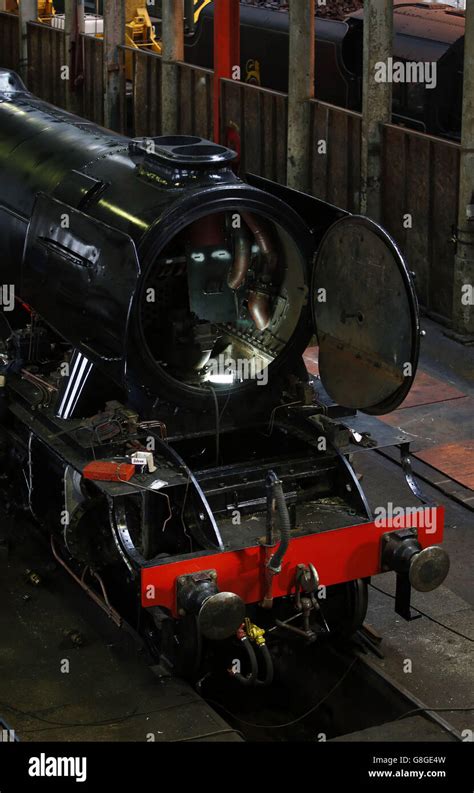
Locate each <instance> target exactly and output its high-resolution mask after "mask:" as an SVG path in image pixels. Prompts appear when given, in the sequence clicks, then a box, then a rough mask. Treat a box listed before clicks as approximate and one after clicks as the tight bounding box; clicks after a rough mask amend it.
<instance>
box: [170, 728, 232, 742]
mask: <svg viewBox="0 0 474 793" xmlns="http://www.w3.org/2000/svg"><path fill="white" fill-rule="evenodd" d="M234 733H235V734H236V735H240V737H241V738H243V740H244V741H245V735H244V734H243V732H240V730H232V729H230V730H217V731H216V732H206V733H203V734H202V735H193V737H192V738H178V739H177V740H176V741H169V743H188V742H189V741H200V740H201V739H203V738H214V737H215V736H217V735H232V734H234Z"/></svg>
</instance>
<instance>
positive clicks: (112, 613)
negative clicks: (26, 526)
mask: <svg viewBox="0 0 474 793" xmlns="http://www.w3.org/2000/svg"><path fill="white" fill-rule="evenodd" d="M51 550H52V552H53V556H54V558H55V559H56V561H57V562H58V563H59V564H60V565H61V566H62V567H64V569H65V570H66V571H67V572H68V573H69V575H70V576H71V578H73V579H74V581H75V582H76V583H77V584H79V586H80V587H81V588H82V589H83V590H84V592H86V594H88V595H89V597H90V598H91V599H92V600H93V601H94V603H95V604H96V605H97V606H100V608H101V609H102V610H103V611H105V613H106V614H107V616H108V617H110V619H111V620H112V621H113V622H115V624H116V625H117V627H118V628H120V627H121V626H122V617H121V616H120V614H119V613H118V611H116V610H115V609H114V608H113V607H112V606H111V605H110V603H109V600H108V598H107V595H106V593H105V589H104V585H103V583H102V580H101V579H100V578H99V576H98V575H97V574H95V573H93V575H94V576H95V578H97V580H98V581H99V583H100V585H101V589H102V592H103V594H104V598H105V599H102V598H101V597H99V595H98V594H97V593H96V592H94V590H93V589H91V588H90V587H89V586H87V584H86V583H85V582H84V576H85V573H86V571H87V566H86V567H85V568H84V569H83V571H82V575H81V578H79V576H77V575H76V574H75V573H74V571H73V570H71V568H70V567H69V566H68V565H67V564H66V562H65V561H64V559H62V558H61V556H60V555H59V553H58V552H57V550H56V545H55V543H54V538H53V536H52V535H51ZM91 572H92V571H91Z"/></svg>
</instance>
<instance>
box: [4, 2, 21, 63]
mask: <svg viewBox="0 0 474 793" xmlns="http://www.w3.org/2000/svg"><path fill="white" fill-rule="evenodd" d="M18 39H19V31H18V17H17V16H16V14H8V13H6V12H0V66H3V67H4V68H5V69H14V70H15V71H17V70H18V58H19V44H18Z"/></svg>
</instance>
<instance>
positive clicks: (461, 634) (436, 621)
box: [370, 584, 474, 642]
mask: <svg viewBox="0 0 474 793" xmlns="http://www.w3.org/2000/svg"><path fill="white" fill-rule="evenodd" d="M370 586H371V587H372V589H375V590H376V591H377V592H380V593H381V594H382V595H386V596H387V597H389V598H391V599H392V600H395V595H391V594H390V592H385V590H384V589H379V587H378V586H375V584H370ZM411 608H412V609H413V611H417V612H418V614H421V615H422V616H423V617H426V619H427V620H430V622H434V623H435V624H436V625H439V626H440V627H441V628H444V629H445V630H447V631H450V633H454V634H455V635H456V636H460V637H461V638H462V639H466V641H468V642H474V639H473V638H472V637H471V636H467V635H466V634H465V633H461V631H457V630H456V629H455V628H450V627H449V625H445V623H444V622H440V621H439V620H437V619H435V617H432V616H431V614H427V613H426V612H425V611H421V609H418V608H416V606H412V607H411Z"/></svg>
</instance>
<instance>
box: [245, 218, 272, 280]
mask: <svg viewBox="0 0 474 793" xmlns="http://www.w3.org/2000/svg"><path fill="white" fill-rule="evenodd" d="M242 217H243V219H244V220H245V222H246V224H247V226H248V227H249V229H250V231H251V232H252V234H253V236H254V237H255V241H256V243H257V245H258V247H259V248H260V250H261V252H262V254H263V256H264V257H265V266H264V269H263V274H264V275H272V274H273V273H274V272H275V270H276V268H277V264H278V254H277V252H276V250H275V248H274V247H273V241H272V238H271V233H270V230H269V228H268V225H267V224H266V223H265V222H264V221H263V220H262V218H260V217H259V218H258V219H257V218H256V217H255V215H252V214H251V212H242Z"/></svg>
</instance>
